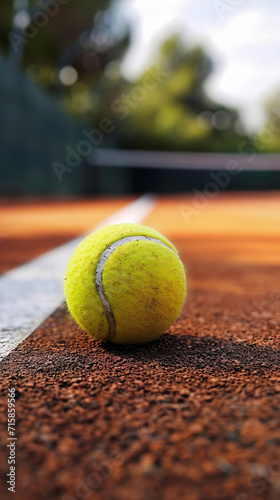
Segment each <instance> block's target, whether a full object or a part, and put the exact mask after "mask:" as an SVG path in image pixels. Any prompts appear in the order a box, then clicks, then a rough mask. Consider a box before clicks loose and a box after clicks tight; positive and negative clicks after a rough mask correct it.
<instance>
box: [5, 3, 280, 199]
mask: <svg viewBox="0 0 280 500" xmlns="http://www.w3.org/2000/svg"><path fill="white" fill-rule="evenodd" d="M129 44H130V27H129V26H128V25H127V24H126V23H125V22H124V21H123V19H122V17H121V15H120V11H119V10H118V1H117V0H115V1H114V0H102V1H101V0H7V1H5V2H2V3H1V6H0V50H1V52H2V56H0V67H1V72H0V85H1V88H2V93H1V95H0V105H1V109H2V110H3V112H2V117H1V119H0V132H1V136H2V138H3V139H4V148H3V150H2V162H1V163H2V165H4V167H3V168H2V172H1V178H2V179H3V181H4V182H3V186H4V187H5V188H6V189H9V190H10V191H11V192H12V191H13V189H14V192H17V191H18V192H21V191H22V190H24V189H26V190H27V191H28V187H29V186H30V185H33V186H34V190H36V186H37V187H38V186H39V185H40V189H39V188H38V189H39V191H40V192H46V193H48V192H50V191H52V192H53V191H56V190H57V192H63V191H64V192H73V191H75V189H76V190H78V191H79V190H82V189H83V188H82V184H81V183H83V182H85V183H87V174H86V173H85V172H86V170H85V169H84V168H83V169H82V168H81V169H80V170H79V171H78V170H76V171H75V173H73V175H72V174H71V176H69V178H67V179H66V181H65V182H63V185H61V186H60V185H59V184H58V182H57V179H56V178H55V176H54V175H53V172H51V169H50V165H51V163H52V161H53V160H57V161H61V162H63V161H64V160H65V148H66V146H71V147H73V148H75V145H76V143H77V142H78V141H81V140H82V139H83V137H82V136H81V131H82V130H83V128H84V127H87V128H88V129H92V128H97V129H98V127H99V124H100V122H101V120H103V119H104V118H106V119H109V120H110V122H111V123H112V124H113V125H114V127H113V128H114V131H113V132H112V133H110V134H107V135H106V136H104V140H103V142H102V144H100V145H101V147H117V148H124V149H147V150H171V151H172V150H173V151H218V152H226V151H229V152H238V148H239V145H240V142H241V141H242V137H241V136H242V135H243V136H244V132H243V130H242V124H241V123H240V119H239V116H238V113H237V111H236V110H234V109H229V108H227V107H225V106H224V105H222V104H220V103H218V102H214V101H212V100H210V99H209V97H208V96H207V94H206V93H205V90H204V84H205V81H206V80H207V78H208V77H209V76H210V75H211V72H212V71H213V65H212V62H211V60H210V59H209V57H208V56H207V54H206V53H205V51H204V49H203V48H201V47H187V46H186V44H185V43H183V42H182V40H181V39H180V37H179V36H178V37H172V38H170V39H167V40H166V41H165V42H164V43H163V45H162V47H160V49H159V51H158V53H157V54H156V55H155V57H154V59H153V61H152V62H151V66H150V68H148V69H147V70H146V71H144V73H143V74H142V75H141V76H140V77H139V78H138V79H137V80H136V81H133V82H130V81H127V80H126V79H125V78H124V77H123V75H122V72H121V63H122V60H123V58H124V56H125V54H126V52H127V49H128V47H129ZM1 101H2V102H1ZM270 108H271V112H270V117H269V124H268V126H267V127H266V129H265V131H263V132H262V133H260V134H259V135H258V136H256V137H254V138H247V139H246V140H247V141H248V142H250V144H251V145H253V147H254V148H255V149H256V150H257V151H258V150H259V151H261V152H265V151H278V150H279V134H280V127H278V128H277V127H276V123H277V121H276V120H275V119H274V115H275V103H274V104H273V103H272V104H271V106H270ZM279 116H280V113H279ZM278 119H279V117H278ZM267 128H269V132H268V131H267ZM268 134H269V139H268ZM3 172H4V173H3ZM82 176H84V177H85V178H84V180H83V179H82ZM92 182H95V181H94V180H93V181H92ZM105 184H106V181H105Z"/></svg>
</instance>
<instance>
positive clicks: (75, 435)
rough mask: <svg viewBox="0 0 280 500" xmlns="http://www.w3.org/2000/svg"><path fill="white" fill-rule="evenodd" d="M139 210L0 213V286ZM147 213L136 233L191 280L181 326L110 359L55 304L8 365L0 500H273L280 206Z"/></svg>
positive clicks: (245, 197) (169, 201)
mask: <svg viewBox="0 0 280 500" xmlns="http://www.w3.org/2000/svg"><path fill="white" fill-rule="evenodd" d="M134 200H135V199H134V198H132V197H130V198H115V199H110V200H109V199H100V200H97V201H86V200H84V201H73V202H63V201H61V202H59V203H55V202H53V201H50V202H43V201H40V202H35V201H33V202H28V201H26V202H17V203H14V202H12V201H10V202H4V201H3V202H2V203H1V205H0V219H1V244H0V252H1V271H2V273H6V272H7V271H9V270H11V269H15V268H17V266H21V265H22V264H24V263H26V262H28V261H30V260H32V259H34V258H36V257H38V256H40V255H42V254H44V253H45V252H48V251H49V250H52V249H55V248H56V247H58V246H59V245H62V244H64V243H66V242H68V241H70V240H72V239H74V238H76V237H78V236H81V235H83V234H85V233H87V232H89V231H91V230H92V229H93V228H94V227H95V226H97V225H98V224H101V223H102V222H103V221H104V220H107V218H108V217H111V216H112V215H113V214H114V213H117V212H118V211H119V210H121V209H122V208H123V207H125V206H130V204H131V203H132V202H133V201H134ZM153 203H154V204H153V206H152V207H151V210H150V211H149V213H148V214H146V216H145V217H144V219H143V220H142V223H144V224H146V225H149V226H152V227H154V228H155V229H157V230H158V231H160V232H161V233H163V234H164V235H165V236H166V237H167V238H168V239H170V240H171V241H172V243H173V244H174V245H175V246H176V248H177V249H178V252H179V255H180V257H181V259H182V261H183V263H184V265H185V269H186V272H187V278H188V296H187V300H186V303H185V306H184V309H183V311H182V314H181V316H180V317H179V319H178V320H177V322H176V323H175V324H174V325H173V326H172V327H171V328H170V329H169V330H168V331H167V332H166V333H164V335H163V336H162V337H160V338H159V339H158V340H156V341H154V342H152V343H151V344H147V345H143V346H116V345H114V346H113V345H112V344H110V343H105V342H102V341H96V340H94V339H93V338H91V337H89V336H88V335H87V334H86V333H85V332H83V331H82V330H81V329H80V328H79V327H78V326H77V325H76V323H75V322H74V320H73V319H71V317H70V315H69V313H68V312H67V309H66V305H65V303H62V304H61V305H59V304H58V307H57V309H56V310H55V311H54V312H53V314H51V315H50V316H49V317H48V318H47V319H46V320H45V321H44V322H43V323H42V324H41V325H40V326H38V328H36V330H35V331H33V333H31V334H30V335H29V336H27V338H26V339H25V340H23V342H21V343H19V345H18V346H17V347H16V348H15V349H13V350H12V351H11V352H10V354H8V355H7V356H5V357H4V359H3V360H2V361H1V365H0V366H1V401H0V404H1V412H0V415H1V416H0V419H1V435H0V436H1V447H0V467H1V484H0V489H1V493H0V496H1V499H3V500H6V499H7V498H16V499H18V500H45V499H48V500H74V499H75V500H84V499H92V500H95V499H96V500H105V499H106V500H107V499H108V500H131V499H133V500H144V499H150V500H161V499H166V500H173V499H174V500H175V499H187V500H218V499H219V500H222V499H223V500H256V499H258V500H260V499H265V500H278V499H279V496H280V453H279V452H280V433H279V408H280V375H279V361H280V354H279V352H280V351H279V349H280V343H279V333H280V268H279V262H280V231H279V230H280V218H279V213H280V195H279V193H276V192H275V193H273V192H270V193H265V192H264V193H259V194H257V193H249V194H246V193H243V194H223V193H220V194H219V196H217V197H216V198H215V199H211V200H206V202H205V203H204V206H203V207H202V208H200V210H197V207H196V211H195V213H193V208H194V200H193V197H192V195H186V196H183V195H182V196H178V197H156V198H155V199H154V202H153ZM3 276H5V275H3ZM15 307H16V305H15ZM33 307H34V308H36V301H35V302H34V304H33ZM8 388H14V389H15V395H16V436H17V441H16V481H17V489H16V493H14V494H13V493H10V492H8V491H7V483H6V481H7V476H6V474H7V472H8V467H9V466H8V463H7V462H8V451H7V450H8V448H7V437H8V434H7V397H8Z"/></svg>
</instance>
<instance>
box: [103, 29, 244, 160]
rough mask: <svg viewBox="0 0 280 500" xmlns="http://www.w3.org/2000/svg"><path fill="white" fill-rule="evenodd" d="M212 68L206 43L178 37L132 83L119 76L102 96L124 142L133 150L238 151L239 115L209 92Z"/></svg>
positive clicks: (106, 109)
mask: <svg viewBox="0 0 280 500" xmlns="http://www.w3.org/2000/svg"><path fill="white" fill-rule="evenodd" d="M211 71H212V63H211V61H210V59H209V58H208V57H207V55H206V54H205V52H204V51H203V49H202V48H200V47H196V48H191V49H188V48H187V47H186V46H185V44H183V43H182V41H181V40H180V39H179V38H177V37H175V38H172V39H170V40H167V41H166V42H165V43H164V44H163V46H162V47H161V49H160V51H159V53H158V55H157V56H156V58H155V61H154V64H153V65H152V67H151V68H149V69H148V70H147V71H145V73H144V74H143V75H142V76H141V77H140V78H139V79H138V80H137V81H135V82H133V83H128V82H126V81H124V80H119V82H118V84H117V85H115V87H114V89H113V91H112V92H111V93H110V92H108V94H107V98H106V99H105V100H103V109H102V114H103V115H104V114H105V115H106V114H107V115H108V114H111V115H112V117H113V118H114V119H115V120H116V118H117V119H118V126H117V135H118V142H119V144H120V145H121V146H122V147H124V148H128V149H129V148H132V149H133V148H135V149H138V148H139V149H143V148H144V149H151V150H152V149H154V150H162V149H163V150H181V151H186V150H192V151H195V150H199V151H202V150H203V151H230V150H231V151H236V150H237V147H238V144H239V142H240V137H239V136H238V134H237V133H236V131H235V128H234V127H235V123H236V121H237V120H238V114H237V112H236V111H235V110H232V109H228V108H226V107H225V106H223V105H220V104H219V103H216V102H214V101H212V100H210V99H209V97H207V95H206V93H205V91H204V83H205V81H206V79H207V78H208V76H209V75H210V74H211ZM148 82H150V83H149V84H148V85H147V83H148ZM152 82H154V85H152ZM112 112H113V113H112Z"/></svg>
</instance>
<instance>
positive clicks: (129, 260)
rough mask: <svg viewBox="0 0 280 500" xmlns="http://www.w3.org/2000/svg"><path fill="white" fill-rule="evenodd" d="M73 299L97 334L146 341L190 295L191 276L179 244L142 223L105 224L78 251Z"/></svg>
mask: <svg viewBox="0 0 280 500" xmlns="http://www.w3.org/2000/svg"><path fill="white" fill-rule="evenodd" d="M64 284H65V285H64V291H65V296H66V300H67V305H68V308H69V311H70V312H71V314H72V316H73V317H74V318H75V320H76V321H77V323H78V324H79V325H80V326H81V327H82V328H83V329H84V330H86V332H88V333H89V334H90V335H93V336H94V337H95V338H96V339H103V340H110V341H111V342H113V343H116V344H142V343H145V342H150V341H151V340H154V339H155V338H157V337H159V336H160V335H161V334H162V333H163V332H165V330H167V328H169V327H170V326H171V325H172V324H173V323H174V321H175V320H176V318H177V317H178V315H179V314H180V312H181V309H182V307H183V304H184V300H185V297H186V276H185V271H184V267H183V264H182V262H181V261H180V259H179V257H178V254H177V251H176V249H175V248H174V246H173V245H172V244H171V243H170V242H169V241H168V240H167V239H166V238H164V237H163V236H162V235H161V234H159V233H158V232H157V231H155V230H154V229H152V228H150V227H147V226H142V225H140V224H115V225H112V226H105V227H103V228H101V229H99V230H98V231H95V232H94V233H92V234H91V235H90V236H88V237H87V238H85V239H84V240H83V241H82V242H81V243H80V245H79V246H78V247H77V249H76V250H75V252H74V254H73V255H72V257H71V259H70V261H69V264H68V267H67V271H66V277H65V280H64Z"/></svg>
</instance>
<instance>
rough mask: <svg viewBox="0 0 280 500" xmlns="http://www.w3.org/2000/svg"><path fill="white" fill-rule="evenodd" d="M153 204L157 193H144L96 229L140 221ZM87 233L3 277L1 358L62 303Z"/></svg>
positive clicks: (0, 287) (0, 291) (0, 285)
mask: <svg viewBox="0 0 280 500" xmlns="http://www.w3.org/2000/svg"><path fill="white" fill-rule="evenodd" d="M154 205H155V199H154V197H153V196H152V195H144V196H142V197H141V198H139V199H138V200H136V201H135V202H133V203H130V204H129V205H127V206H125V207H124V208H123V209H121V210H119V211H118V212H116V213H115V214H113V215H112V216H110V217H108V218H106V219H104V220H103V221H102V223H101V224H98V225H97V226H95V227H94V229H93V230H95V229H97V228H99V227H102V226H105V225H107V224H118V223H121V222H132V223H141V222H142V221H143V220H144V219H145V218H146V217H147V215H148V214H149V213H150V212H151V210H152V209H153V207H154ZM90 232H92V231H90ZM90 232H89V233H90ZM84 237H85V235H83V236H80V237H78V238H75V239H74V240H72V241H70V242H69V243H66V244H64V245H61V246H60V247H58V248H56V249H54V250H51V251H50V252H47V253H45V254H44V255H42V256H41V257H38V258H37V259H34V260H32V261H30V262H28V263H27V264H24V265H23V266H20V267H17V268H16V269H13V270H12V271H9V272H7V273H6V274H3V275H2V276H1V277H0V297H1V299H0V300H1V306H0V307H1V311H0V361H1V360H2V359H3V358H4V357H6V356H7V355H8V354H9V353H10V352H11V351H12V350H13V349H15V348H16V347H17V345H18V344H20V342H22V341H23V340H24V339H26V338H27V337H28V336H29V335H30V334H31V333H32V332H33V331H34V330H35V329H36V328H37V327H38V326H39V325H40V324H41V323H42V322H43V321H44V320H45V319H46V318H47V317H48V316H50V314H52V312H53V311H54V310H55V309H56V308H57V307H59V306H60V305H61V304H62V302H63V300H64V294H63V279H64V276H65V270H66V266H67V263H68V261H69V259H70V257H71V255H72V253H73V251H74V250H75V248H76V247H77V245H78V244H79V243H80V242H81V241H82V240H83V238H84Z"/></svg>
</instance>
